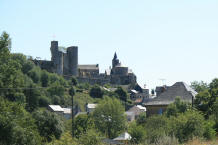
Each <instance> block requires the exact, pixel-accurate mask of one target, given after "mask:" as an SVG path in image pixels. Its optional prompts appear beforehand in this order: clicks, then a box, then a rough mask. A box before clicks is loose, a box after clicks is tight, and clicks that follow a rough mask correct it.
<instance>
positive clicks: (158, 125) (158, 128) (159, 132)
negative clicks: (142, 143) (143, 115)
mask: <svg viewBox="0 0 218 145" xmlns="http://www.w3.org/2000/svg"><path fill="white" fill-rule="evenodd" d="M144 126H145V128H146V131H147V132H148V133H147V139H148V141H149V143H155V142H157V141H158V140H159V139H160V138H162V137H163V136H165V135H166V134H168V130H169V126H168V119H167V118H166V117H165V116H164V115H154V116H151V117H149V118H148V119H147V121H146V124H145V125H144Z"/></svg>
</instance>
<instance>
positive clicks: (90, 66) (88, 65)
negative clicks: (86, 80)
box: [78, 64, 99, 70]
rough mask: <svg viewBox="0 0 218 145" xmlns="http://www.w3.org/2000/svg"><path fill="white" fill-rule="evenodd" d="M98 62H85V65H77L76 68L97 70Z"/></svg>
mask: <svg viewBox="0 0 218 145" xmlns="http://www.w3.org/2000/svg"><path fill="white" fill-rule="evenodd" d="M98 66H99V65H98V64H85V65H78V69H93V70H98V69H99V67H98Z"/></svg>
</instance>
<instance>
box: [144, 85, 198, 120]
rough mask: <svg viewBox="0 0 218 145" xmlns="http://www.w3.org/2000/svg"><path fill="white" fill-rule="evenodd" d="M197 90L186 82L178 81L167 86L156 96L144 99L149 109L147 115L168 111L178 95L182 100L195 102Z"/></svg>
mask: <svg viewBox="0 0 218 145" xmlns="http://www.w3.org/2000/svg"><path fill="white" fill-rule="evenodd" d="M196 95H197V92H196V91H195V90H193V89H192V88H191V87H189V86H188V85H187V84H186V83H184V82H176V83H175V84H174V85H172V86H170V87H167V90H166V91H164V92H162V93H160V94H159V95H158V96H157V97H155V98H147V99H144V100H143V105H144V106H145V107H146V109H147V115H148V116H150V115H152V114H162V113H163V112H164V111H166V109H167V106H168V105H169V104H171V103H173V102H174V101H175V98H176V97H180V99H181V101H185V102H188V103H193V100H194V98H195V96H196Z"/></svg>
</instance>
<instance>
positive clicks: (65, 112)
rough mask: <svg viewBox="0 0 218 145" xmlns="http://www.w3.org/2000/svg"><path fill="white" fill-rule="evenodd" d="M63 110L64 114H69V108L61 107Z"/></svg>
mask: <svg viewBox="0 0 218 145" xmlns="http://www.w3.org/2000/svg"><path fill="white" fill-rule="evenodd" d="M62 109H63V110H64V114H71V108H62Z"/></svg>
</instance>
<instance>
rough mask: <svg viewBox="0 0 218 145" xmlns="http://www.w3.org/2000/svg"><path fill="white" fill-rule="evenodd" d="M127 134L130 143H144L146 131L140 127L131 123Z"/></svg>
mask: <svg viewBox="0 0 218 145" xmlns="http://www.w3.org/2000/svg"><path fill="white" fill-rule="evenodd" d="M128 132H129V133H130V135H131V137H132V139H131V142H132V143H136V144H138V143H142V142H144V141H145V139H146V131H145V129H144V128H143V127H142V126H140V125H137V124H136V123H135V122H132V123H131V125H130V127H129V129H128Z"/></svg>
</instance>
